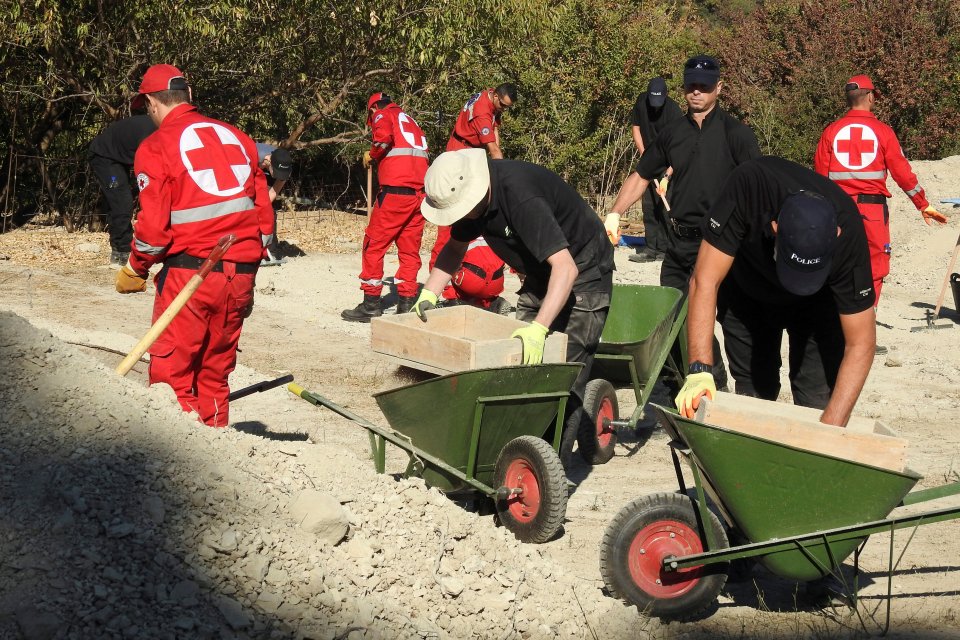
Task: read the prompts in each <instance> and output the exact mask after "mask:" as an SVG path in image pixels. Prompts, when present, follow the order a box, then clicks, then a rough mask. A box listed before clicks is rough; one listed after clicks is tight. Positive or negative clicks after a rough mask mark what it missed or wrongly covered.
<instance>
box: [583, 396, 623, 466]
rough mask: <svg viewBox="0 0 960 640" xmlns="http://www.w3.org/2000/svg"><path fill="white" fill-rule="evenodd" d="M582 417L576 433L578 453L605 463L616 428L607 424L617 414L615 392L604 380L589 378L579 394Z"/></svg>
mask: <svg viewBox="0 0 960 640" xmlns="http://www.w3.org/2000/svg"><path fill="white" fill-rule="evenodd" d="M583 410H584V412H585V413H586V415H587V418H588V419H587V420H582V421H581V422H580V425H579V429H578V433H577V447H578V449H577V450H578V451H580V456H581V457H582V458H583V459H584V460H586V461H587V462H588V463H589V464H605V463H606V462H608V461H609V460H610V458H612V457H613V453H614V448H615V447H616V446H617V429H616V427H614V426H613V425H612V424H611V423H612V422H613V421H614V420H617V419H618V418H619V416H620V407H619V405H618V404H617V391H616V389H614V388H613V385H612V384H610V383H609V382H607V381H606V380H601V379H597V380H591V381H590V382H588V383H587V388H586V390H585V391H584V394H583Z"/></svg>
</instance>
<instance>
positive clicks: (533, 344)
mask: <svg viewBox="0 0 960 640" xmlns="http://www.w3.org/2000/svg"><path fill="white" fill-rule="evenodd" d="M549 331H550V330H549V329H547V328H546V327H545V326H543V325H542V324H540V323H539V322H537V321H533V322H531V323H530V324H528V325H527V326H525V327H521V328H519V329H517V330H516V331H514V332H513V334H511V335H510V337H511V338H520V340H521V341H522V342H523V364H540V363H541V362H543V343H544V342H545V341H546V340H547V333H548V332H549Z"/></svg>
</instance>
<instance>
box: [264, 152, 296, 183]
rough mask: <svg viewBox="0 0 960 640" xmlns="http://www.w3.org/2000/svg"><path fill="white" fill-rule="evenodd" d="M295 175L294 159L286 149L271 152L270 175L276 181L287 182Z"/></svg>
mask: <svg viewBox="0 0 960 640" xmlns="http://www.w3.org/2000/svg"><path fill="white" fill-rule="evenodd" d="M291 173H293V158H291V157H290V152H289V151H287V150H286V149H274V150H273V151H271V152H270V175H272V176H273V178H274V180H286V179H287V178H289V177H290V174H291Z"/></svg>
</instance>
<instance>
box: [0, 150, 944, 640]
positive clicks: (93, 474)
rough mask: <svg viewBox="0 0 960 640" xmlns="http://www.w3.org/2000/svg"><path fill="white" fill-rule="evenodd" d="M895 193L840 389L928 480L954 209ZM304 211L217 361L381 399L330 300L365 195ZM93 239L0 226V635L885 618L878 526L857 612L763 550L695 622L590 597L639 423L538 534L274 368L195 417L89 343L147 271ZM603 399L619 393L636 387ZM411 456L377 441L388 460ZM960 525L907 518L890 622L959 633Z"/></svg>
mask: <svg viewBox="0 0 960 640" xmlns="http://www.w3.org/2000/svg"><path fill="white" fill-rule="evenodd" d="M915 167H916V168H917V170H918V173H919V174H920V177H921V182H922V183H923V184H924V185H925V186H926V188H927V190H928V193H929V194H930V195H931V197H932V199H933V200H936V199H938V198H940V197H957V196H960V157H958V158H948V159H946V160H943V161H940V162H931V163H916V164H915ZM947 212H948V213H949V210H947ZM892 216H893V234H894V266H893V269H894V273H893V275H892V277H891V278H890V279H889V280H888V283H887V285H886V286H885V287H884V298H883V302H882V304H881V307H880V313H879V316H878V321H879V326H878V334H879V340H880V342H881V344H885V345H887V346H888V347H889V349H890V353H889V354H888V355H887V356H880V357H878V358H877V360H876V362H875V365H874V369H873V371H872V372H871V376H870V379H869V380H868V382H867V386H866V388H865V390H864V393H863V396H862V397H861V401H860V403H859V405H858V409H857V413H859V414H860V415H866V416H870V417H876V418H879V419H881V420H883V421H884V422H885V423H886V424H888V425H889V426H891V427H892V428H894V429H896V430H897V431H899V432H900V433H901V434H902V435H904V436H905V437H907V438H909V439H910V442H911V466H912V467H913V468H915V469H917V470H918V471H919V472H921V473H923V474H924V475H925V476H926V477H925V479H924V480H923V481H922V482H921V486H937V485H940V484H943V483H945V482H948V481H956V480H957V479H958V475H957V469H958V467H960V462H958V460H957V458H958V453H960V434H958V431H957V429H956V417H955V416H956V412H957V409H958V408H960V385H958V384H957V380H958V379H960V332H958V331H960V329H958V327H956V326H955V325H956V324H957V321H958V320H960V316H958V315H957V314H956V312H955V311H954V310H953V306H954V305H953V301H952V296H951V295H950V293H949V292H948V294H947V304H946V305H945V306H946V309H947V310H946V311H945V313H944V314H943V316H944V317H943V319H941V320H940V321H939V324H943V325H951V326H952V328H950V329H945V330H932V331H922V332H911V331H910V330H909V329H910V328H911V327H912V326H917V325H922V324H923V311H924V310H925V309H926V308H930V307H932V306H933V304H934V303H935V301H936V296H937V293H938V292H939V288H940V284H941V282H942V278H943V275H944V271H945V268H946V263H947V261H948V259H949V255H950V253H951V251H952V250H953V246H954V243H955V241H956V237H957V231H958V226H957V222H956V220H957V217H956V216H955V217H954V219H953V221H951V224H950V226H948V227H946V228H941V229H934V228H927V227H925V226H924V225H922V224H921V223H920V221H919V215H918V214H917V213H916V212H915V211H914V210H913V209H912V207H911V206H910V205H909V202H908V201H907V200H906V199H905V198H904V197H903V196H902V194H897V197H896V198H895V199H894V200H893V202H892ZM318 221H319V222H318V223H317V224H316V225H313V226H310V225H300V227H299V228H290V227H287V228H285V229H283V230H282V233H281V237H284V238H285V239H286V240H287V241H288V242H289V243H291V244H296V245H297V246H299V247H300V248H302V249H304V250H305V252H306V254H307V255H305V256H302V257H297V258H291V259H290V260H289V261H288V262H287V264H285V265H282V266H280V267H275V268H271V269H264V270H263V271H262V272H261V274H260V275H259V276H258V284H257V308H256V310H255V312H254V315H253V316H252V317H251V318H250V320H249V321H248V323H247V325H246V327H245V329H244V337H243V339H242V341H241V349H242V352H241V353H240V356H239V362H240V366H239V367H238V369H237V371H236V372H235V373H234V375H233V377H232V378H231V384H232V386H233V387H234V388H239V387H242V386H245V385H247V384H251V383H253V382H257V381H260V380H264V379H269V378H273V377H275V376H277V375H279V374H281V373H286V372H291V373H293V374H294V375H295V377H296V379H297V381H298V382H299V383H300V384H302V385H303V386H304V387H306V388H308V389H311V390H314V391H316V392H318V393H322V394H323V395H325V396H327V397H329V398H331V399H333V400H335V401H337V402H339V403H341V404H344V405H345V406H347V407H349V408H350V409H351V410H353V411H355V412H357V413H359V414H360V415H363V416H365V417H367V418H369V419H371V420H373V421H374V422H379V423H381V424H383V423H384V421H383V419H382V416H381V415H380V414H379V410H378V409H377V407H376V405H375V403H374V402H373V401H372V399H371V398H370V394H371V393H373V392H376V391H378V390H381V389H386V388H391V387H396V386H399V385H401V384H406V383H408V382H409V381H410V379H409V378H408V377H406V376H405V374H404V373H403V371H402V370H398V369H397V368H396V367H395V366H394V365H391V364H390V363H388V362H386V361H385V360H383V359H381V358H380V357H378V356H376V355H375V354H373V353H371V352H370V350H369V346H368V345H369V327H367V326H365V325H357V324H350V323H345V322H343V321H341V320H340V318H339V313H340V310H341V309H344V308H348V307H352V306H353V305H354V304H356V303H357V302H359V298H360V294H359V291H358V288H357V281H356V272H357V270H358V267H359V257H358V256H357V255H356V250H357V243H358V239H359V234H360V231H361V230H362V224H363V219H362V218H358V217H355V216H350V215H345V214H326V215H322V216H318ZM628 254H629V251H628V250H626V249H620V250H618V252H617V262H618V268H619V271H618V272H617V274H616V275H617V280H618V281H620V282H639V283H655V282H656V273H657V269H658V266H657V265H656V264H655V263H654V264H641V265H637V264H635V263H631V262H628V261H627V259H626V258H627V256H628ZM107 255H108V251H107V249H106V240H105V235H104V234H102V233H101V234H91V233H87V234H71V235H68V234H65V233H63V231H62V230H50V229H35V230H29V229H28V230H19V231H16V232H13V233H8V234H5V235H3V236H0V257H6V258H7V260H0V429H2V430H3V438H2V441H0V496H2V499H0V567H2V569H0V638H7V637H11V638H16V637H26V638H90V637H130V638H141V637H143V638H153V637H170V638H174V637H176V638H181V637H201V638H203V637H222V638H234V637H255V638H288V637H289V638H297V637H299V638H351V639H355V638H378V637H384V638H393V637H402V638H406V637H409V638H431V637H451V638H470V637H475V638H503V639H507V638H637V637H640V638H642V637H663V638H681V637H683V638H685V637H710V638H715V637H720V638H735V637H737V638H739V637H778V638H780V637H782V638H798V637H859V636H864V635H867V634H874V633H877V632H878V631H879V626H878V624H879V625H882V622H883V617H884V613H885V610H884V608H883V607H884V599H883V595H884V594H885V593H886V574H885V573H884V572H883V571H882V568H883V566H884V565H885V561H886V556H887V546H886V543H887V540H888V538H887V537H885V536H875V538H876V541H871V544H870V545H868V546H867V549H866V552H865V554H864V557H863V558H862V564H863V568H864V569H865V571H866V572H867V575H866V579H865V582H866V583H867V584H866V587H865V590H864V593H863V596H864V597H863V599H862V601H861V606H860V608H859V610H858V611H857V612H855V613H854V612H851V611H849V610H846V609H836V610H831V609H828V610H826V611H820V610H811V609H810V608H809V607H806V606H804V603H803V602H802V598H800V597H799V590H798V588H797V585H795V584H790V583H785V582H784V581H782V580H779V579H777V578H776V577H773V576H771V575H769V574H766V573H764V572H762V571H761V570H756V571H754V572H753V573H751V574H749V575H747V576H745V577H744V579H741V580H739V581H737V582H732V583H730V584H729V585H728V587H727V589H726V590H725V592H724V594H723V595H722V596H721V598H720V601H719V603H718V606H717V607H716V608H715V609H714V610H712V611H711V612H710V613H711V614H712V615H711V616H710V617H708V618H705V619H704V620H701V621H698V622H696V623H685V624H679V623H671V624H661V623H660V622H658V621H655V620H649V619H647V618H644V617H641V616H640V615H638V613H637V611H636V609H635V608H631V607H627V606H625V605H623V604H622V603H619V602H618V601H616V600H613V599H612V598H610V597H608V596H607V595H606V594H605V593H604V591H603V588H602V581H601V580H600V575H599V570H598V555H599V552H598V544H599V540H600V537H601V536H602V534H603V530H604V528H605V526H606V524H607V523H608V522H609V521H610V519H611V518H612V517H613V516H614V515H615V514H616V512H617V511H618V510H619V509H620V508H621V507H622V506H623V505H624V504H626V503H627V502H629V501H630V500H632V499H633V498H635V497H637V496H640V495H644V494H647V493H652V492H656V491H663V490H673V489H675V484H676V481H675V479H674V477H673V471H672V466H671V463H670V461H669V454H668V450H667V447H666V438H665V436H664V435H663V434H662V433H660V432H658V431H655V432H653V433H650V432H649V431H641V432H639V433H638V434H634V433H621V434H620V435H621V444H620V445H619V446H618V450H617V455H616V456H615V457H614V459H613V460H611V461H610V462H609V463H607V464H606V465H603V466H600V467H595V468H591V467H588V466H587V465H585V464H583V463H578V464H577V465H575V467H574V468H573V469H572V471H571V474H570V475H571V478H572V479H573V480H574V481H575V482H576V487H575V489H574V491H573V493H572V494H571V496H570V502H569V507H568V512H567V521H566V522H565V525H564V529H563V531H562V532H561V535H560V536H559V537H558V538H557V539H555V540H553V541H551V542H550V543H548V544H545V545H539V546H533V545H523V544H520V543H518V542H517V541H516V540H514V539H513V537H512V536H511V535H510V534H509V533H508V532H507V531H505V530H504V529H503V528H499V527H497V526H496V525H495V523H494V522H493V518H492V517H491V516H479V515H476V514H473V513H469V512H467V511H465V510H464V509H463V508H461V507H460V506H458V505H457V504H456V503H454V502H452V501H450V500H449V499H447V498H446V497H444V496H443V495H442V494H440V493H439V492H438V491H436V490H433V489H428V488H426V487H425V486H424V485H423V484H422V483H421V482H420V481H417V480H402V479H397V478H396V477H395V476H394V475H390V474H388V475H385V476H378V475H376V474H375V473H374V472H373V468H372V464H371V463H370V461H369V454H368V449H367V436H366V433H365V432H364V431H363V430H362V429H360V428H359V427H356V426H355V425H352V424H350V423H349V422H346V421H345V420H343V419H342V418H340V417H338V416H336V415H334V414H332V413H330V412H328V411H326V410H321V409H317V408H315V407H313V406H311V405H308V404H307V403H305V402H304V401H302V400H300V399H298V398H295V397H294V396H292V395H291V394H289V393H288V392H286V391H284V390H283V389H275V390H272V391H269V392H265V393H263V394H258V395H254V396H250V397H248V398H244V399H242V400H238V401H236V402H235V403H234V404H233V405H232V407H231V416H232V422H233V424H232V427H231V428H229V429H227V430H224V431H215V430H212V429H208V428H205V427H202V426H199V425H197V423H195V422H194V421H193V420H192V419H191V418H190V417H189V416H185V415H183V414H181V413H180V412H179V410H178V409H177V407H176V403H175V401H174V400H173V397H172V394H171V392H170V390H169V389H167V388H165V387H155V388H146V387H145V386H144V379H145V376H144V370H145V367H144V365H143V364H140V365H137V367H136V368H135V369H134V371H133V372H131V373H130V374H129V375H128V376H127V378H125V379H124V378H120V377H119V376H117V375H116V374H115V373H114V372H113V368H114V367H115V366H116V364H117V363H118V362H119V360H120V358H121V356H120V355H117V354H115V353H111V352H109V351H105V350H103V348H107V349H113V350H115V351H119V352H121V353H124V352H126V351H127V350H129V349H130V348H131V347H132V346H133V344H134V343H135V342H136V340H137V338H138V337H139V336H140V335H142V334H143V333H144V332H145V331H146V329H147V326H148V323H149V317H150V314H149V308H150V305H151V303H152V296H150V295H139V296H119V295H118V294H116V293H114V292H113V289H112V279H113V269H112V268H109V267H106V266H104V263H105V262H106V256H107ZM395 264H396V263H395V259H394V258H393V257H392V256H391V257H389V258H388V274H389V273H390V271H389V266H390V265H395ZM515 289H516V281H515V280H511V281H510V282H509V283H508V291H515ZM150 291H152V286H151V289H150ZM390 300H393V298H392V297H391V298H390ZM95 347H97V348H95ZM620 399H621V406H622V410H623V411H629V410H631V409H632V406H633V405H632V392H630V391H628V390H623V391H621V392H620ZM655 399H656V400H658V401H660V402H668V401H669V398H667V397H666V396H665V395H664V394H663V393H662V392H661V391H660V390H658V391H657V393H656V394H655ZM782 399H783V400H789V393H788V392H787V391H785V392H784V393H783V394H782ZM404 464H405V458H403V457H401V456H399V455H396V454H392V455H391V457H390V458H389V460H388V471H391V472H399V471H401V470H402V469H403V467H404ZM943 502H944V503H945V504H950V502H949V500H948V501H943ZM956 502H957V501H956V500H954V501H953V503H954V504H956ZM945 504H944V505H941V504H940V503H937V504H935V505H934V506H945ZM958 534H960V525H958V523H957V522H956V521H954V522H949V523H943V524H936V525H931V526H928V527H923V528H921V529H919V530H918V531H917V534H916V537H915V539H914V540H913V542H912V543H911V545H910V547H909V549H908V550H907V552H906V554H905V555H904V558H903V561H902V562H901V565H900V567H899V568H898V569H897V571H896V572H895V573H894V579H893V592H894V596H895V598H894V600H893V610H892V620H891V635H894V636H899V637H904V638H916V637H930V638H932V637H943V638H948V637H960V620H958V615H960V590H958V589H957V584H958V578H957V577H958V575H960V573H958V569H960V535H958ZM905 538H906V535H903V536H902V537H901V536H898V537H897V541H896V544H895V546H896V549H897V552H898V553H899V550H900V549H901V548H902V547H903V543H904V541H905ZM798 608H799V609H800V611H799V612H798V611H797V609H798Z"/></svg>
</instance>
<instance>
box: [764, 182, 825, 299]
mask: <svg viewBox="0 0 960 640" xmlns="http://www.w3.org/2000/svg"><path fill="white" fill-rule="evenodd" d="M836 245H837V212H836V211H835V210H834V208H833V206H832V205H831V204H830V202H829V201H827V199H826V198H824V197H823V196H821V195H820V194H819V193H813V192H811V191H801V192H799V193H795V194H793V195H791V196H789V197H788V198H787V199H786V200H784V202H783V206H782V207H781V208H780V216H779V217H778V218H777V241H776V260H777V278H778V279H779V280H780V284H782V285H783V287H784V288H785V289H786V290H787V291H789V292H790V293H794V294H796V295H798V296H809V295H813V294H814V293H816V292H817V291H819V290H820V289H821V288H822V287H823V285H824V283H825V282H826V281H827V276H828V275H829V274H830V264H831V261H832V259H833V251H834V249H835V248H836Z"/></svg>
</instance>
